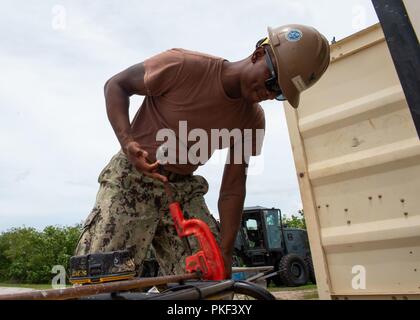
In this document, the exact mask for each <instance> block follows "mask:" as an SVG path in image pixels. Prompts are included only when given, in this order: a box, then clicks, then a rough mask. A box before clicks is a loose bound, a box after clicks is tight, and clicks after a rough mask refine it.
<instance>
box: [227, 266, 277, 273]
mask: <svg viewBox="0 0 420 320" xmlns="http://www.w3.org/2000/svg"><path fill="white" fill-rule="evenodd" d="M273 269H274V267H273V266H266V267H249V268H237V267H235V268H232V273H241V272H264V271H271V270H273Z"/></svg>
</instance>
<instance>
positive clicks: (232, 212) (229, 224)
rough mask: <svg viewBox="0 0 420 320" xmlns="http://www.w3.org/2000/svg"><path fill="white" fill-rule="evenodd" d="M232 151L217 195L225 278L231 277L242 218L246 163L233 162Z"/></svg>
mask: <svg viewBox="0 0 420 320" xmlns="http://www.w3.org/2000/svg"><path fill="white" fill-rule="evenodd" d="M232 154H233V152H230V164H226V166H225V169H224V172H223V180H222V186H221V188H220V195H219V203H218V207H219V215H220V237H221V243H220V247H221V251H222V254H223V259H224V261H225V267H226V271H227V275H226V276H227V278H230V277H231V272H232V269H231V268H232V254H233V248H234V243H235V238H236V234H237V233H238V230H239V226H240V222H241V219H242V212H243V206H244V201H245V195H246V169H247V164H246V162H245V161H243V163H242V164H234V162H233V156H232Z"/></svg>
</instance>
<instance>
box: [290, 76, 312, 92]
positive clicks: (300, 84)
mask: <svg viewBox="0 0 420 320" xmlns="http://www.w3.org/2000/svg"><path fill="white" fill-rule="evenodd" d="M292 82H293V84H294V85H295V87H296V89H297V90H298V91H299V92H302V91H305V90H306V89H308V86H307V85H306V83H305V81H303V79H302V77H301V76H297V77H294V78H293V79H292Z"/></svg>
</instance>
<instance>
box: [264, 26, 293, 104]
mask: <svg viewBox="0 0 420 320" xmlns="http://www.w3.org/2000/svg"><path fill="white" fill-rule="evenodd" d="M267 30H268V38H269V40H270V46H271V49H272V51H273V55H274V58H275V59H276V66H277V76H278V83H279V86H280V88H281V90H282V92H283V95H284V96H285V97H286V99H287V101H288V102H289V103H290V104H291V106H292V107H293V108H295V109H297V108H298V107H299V103H300V92H299V91H298V90H297V88H296V86H295V85H294V84H293V83H292V82H291V81H290V80H288V79H289V78H290V77H289V75H287V74H286V71H285V68H282V65H283V64H284V63H283V61H281V59H280V57H278V55H277V54H276V50H275V49H274V48H273V43H278V42H280V41H279V40H278V39H274V37H275V35H274V33H273V29H272V28H271V27H268V28H267ZM276 40H277V41H276Z"/></svg>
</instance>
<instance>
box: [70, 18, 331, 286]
mask: <svg viewBox="0 0 420 320" xmlns="http://www.w3.org/2000/svg"><path fill="white" fill-rule="evenodd" d="M268 34H269V35H268V37H267V38H265V39H263V40H261V41H259V42H258V44H257V48H256V49H255V51H254V52H253V53H252V55H251V56H249V57H247V58H245V59H243V60H241V61H237V62H229V61H227V60H224V59H221V58H218V57H213V56H209V55H205V54H201V53H198V52H193V51H188V50H183V49H172V50H169V51H166V52H163V53H161V54H158V55H156V56H154V57H152V58H150V59H147V60H146V61H144V62H142V63H139V64H137V65H134V66H132V67H130V68H128V69H126V70H124V71H122V72H121V73H119V74H117V75H115V76H114V77H112V78H111V79H110V80H108V82H107V83H106V85H105V99H106V107H107V114H108V118H109V120H110V122H111V125H112V127H113V129H114V131H115V134H116V136H117V138H118V141H119V142H120V145H121V151H120V152H119V153H118V154H116V155H115V156H114V157H113V158H112V160H111V161H110V163H109V164H108V165H107V166H106V167H105V168H104V170H103V171H102V172H101V174H100V175H99V179H98V181H99V183H100V189H99V192H98V195H97V199H96V204H95V207H94V209H93V210H92V212H91V214H90V215H89V217H88V218H87V220H86V222H85V224H84V228H83V232H82V235H81V238H80V240H79V243H78V246H77V249H76V255H84V254H88V253H93V252H110V251H116V250H123V249H128V250H129V251H130V253H131V254H132V256H133V258H134V261H135V264H136V266H140V265H141V263H142V261H143V260H144V258H145V255H146V253H147V250H148V248H149V247H150V246H151V245H153V247H154V249H155V252H156V258H157V260H158V262H159V264H160V267H161V269H162V272H163V273H164V274H166V275H169V274H183V273H185V258H186V257H187V256H189V255H191V254H192V253H193V252H194V251H195V250H196V249H197V245H196V243H195V242H194V241H193V240H192V239H189V241H188V240H185V239H183V240H181V239H180V238H179V237H178V236H177V234H176V231H175V228H174V225H173V222H172V219H171V217H170V214H169V210H168V199H167V197H166V195H165V192H164V182H166V181H169V183H170V185H171V187H172V189H173V190H174V193H175V199H176V200H177V201H178V202H180V204H181V206H182V209H183V212H184V216H185V218H186V219H189V218H198V219H201V220H204V221H205V222H206V223H207V224H208V225H209V227H210V229H211V231H212V232H213V234H214V235H215V237H216V239H217V240H218V243H219V245H220V249H221V252H222V255H223V259H224V263H225V267H226V278H229V277H231V264H232V252H233V245H234V240H235V237H236V234H237V231H238V228H239V225H240V221H241V216H242V210H243V204H244V200H245V194H246V188H245V185H246V173H247V164H248V163H249V158H250V157H251V156H255V155H258V154H259V153H260V151H261V147H262V136H261V135H260V136H259V138H258V134H257V133H258V131H261V130H264V129H265V119H264V112H263V110H262V108H261V107H260V105H259V104H258V103H259V102H261V101H264V100H271V99H277V100H286V99H287V100H288V101H289V102H290V103H291V105H292V106H293V107H295V108H297V107H298V105H299V96H300V93H301V92H302V91H304V90H306V89H308V88H309V87H311V86H312V85H313V84H315V82H316V81H318V80H319V79H320V77H321V76H322V75H323V73H324V72H325V71H326V69H327V67H328V65H329V61H330V56H329V53H330V52H329V44H328V41H327V40H326V39H325V37H324V36H322V35H321V34H320V33H319V32H318V31H317V30H315V29H313V28H310V27H306V26H302V25H288V26H283V27H279V28H275V29H272V28H268ZM134 94H138V95H142V96H145V99H144V101H143V104H142V106H141V108H140V109H139V111H138V113H137V115H136V117H135V119H134V120H133V122H132V123H131V124H130V122H129V113H128V108H129V97H130V96H132V95H134ZM168 129H170V130H171V131H172V132H174V135H175V137H172V138H175V140H172V141H175V142H176V143H172V144H171V143H169V142H170V140H171V139H170V138H171V137H169V136H167V138H168V139H167V140H162V139H161V136H162V132H167V131H168ZM216 129H218V130H223V129H225V132H226V129H227V131H228V132H232V131H234V130H236V132H238V130H239V133H241V134H240V135H239V136H238V135H236V136H235V137H232V139H230V138H229V139H227V140H226V139H224V142H222V143H221V144H220V139H217V140H218V141H204V145H207V146H208V150H204V151H203V149H200V152H195V153H194V154H195V156H196V157H195V158H199V160H200V161H196V159H194V157H191V152H190V151H191V150H192V149H193V144H194V142H196V141H191V140H190V139H189V138H186V136H187V137H188V135H185V136H184V135H183V134H181V132H182V131H183V130H184V131H188V130H189V132H190V133H191V132H193V131H194V130H196V131H195V133H197V132H199V133H201V134H203V133H205V134H207V137H211V136H212V133H214V130H216ZM165 130H166V131H165ZM197 130H198V131H197ZM247 130H248V133H252V134H251V135H249V134H248V135H247V134H246V131H247ZM249 137H251V138H250V139H249ZM208 140H211V138H209V139H208ZM222 140H223V137H222ZM201 142H203V141H201ZM247 142H248V143H250V148H248V151H246V150H245V149H246V143H247ZM202 145H203V144H202ZM162 146H164V148H163V149H162ZM222 148H228V149H229V155H228V161H227V164H226V166H225V169H224V173H223V179H222V185H221V189H220V197H219V201H218V208H219V215H220V230H219V228H218V225H217V223H216V222H215V220H214V218H213V217H212V216H211V214H210V213H209V210H208V208H207V206H206V204H205V201H204V195H205V193H206V192H207V190H208V184H207V182H206V180H205V179H204V178H203V177H200V176H195V175H193V173H194V171H195V170H196V169H197V168H198V167H199V165H203V164H204V163H205V162H206V161H207V160H208V158H209V157H210V156H211V155H212V154H213V152H214V151H215V150H217V149H222ZM173 149H175V150H173ZM162 150H163V153H167V152H169V153H170V152H174V153H172V154H173V155H175V156H173V157H172V158H171V159H170V161H168V162H167V163H163V162H160V161H158V160H159V159H160V158H159V157H160V156H162ZM238 150H239V151H240V152H239V154H240V157H239V158H238V157H236V155H237V154H238ZM203 154H204V156H203ZM169 158H170V157H169ZM238 159H239V161H238ZM185 160H186V161H185Z"/></svg>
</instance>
